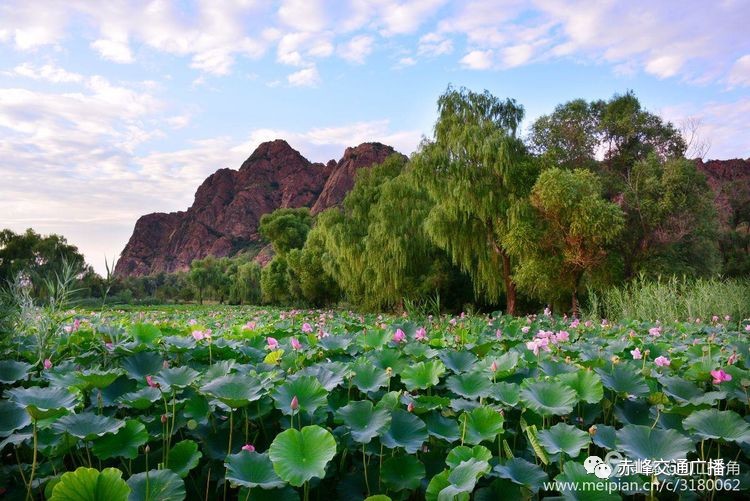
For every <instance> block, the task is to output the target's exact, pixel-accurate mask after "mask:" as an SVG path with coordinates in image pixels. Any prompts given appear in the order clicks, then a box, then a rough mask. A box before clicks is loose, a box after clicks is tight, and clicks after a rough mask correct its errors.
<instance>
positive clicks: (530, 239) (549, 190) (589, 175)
mask: <svg viewBox="0 0 750 501" xmlns="http://www.w3.org/2000/svg"><path fill="white" fill-rule="evenodd" d="M528 204H529V209H530V210H528V211H524V212H525V213H526V217H519V218H517V219H515V220H514V221H513V223H512V225H511V227H510V229H509V231H508V233H507V234H506V237H505V244H506V246H507V247H508V249H509V251H510V252H511V253H512V254H513V255H514V256H517V257H518V258H519V260H520V265H519V266H518V268H517V270H516V273H515V278H516V280H517V282H518V284H519V287H520V288H521V290H522V291H524V292H526V293H528V294H529V295H531V296H536V297H537V298H539V299H542V300H552V301H553V302H554V301H559V300H561V299H563V297H565V296H567V297H568V298H570V300H571V309H572V311H573V314H574V315H575V314H577V313H578V293H579V290H580V289H581V284H582V280H583V278H584V276H585V275H586V274H591V273H594V272H595V271H597V268H599V267H601V266H602V265H604V264H605V263H606V260H607V256H608V250H609V249H608V247H609V246H610V245H611V244H612V243H613V242H614V241H615V240H616V239H617V237H618V236H619V235H620V232H621V231H622V229H623V223H624V215H623V212H622V210H620V208H619V207H618V206H617V205H616V204H614V203H612V202H609V201H607V200H605V199H604V197H603V196H602V185H601V182H600V180H599V178H598V177H597V176H596V174H594V173H593V172H591V171H587V170H583V169H575V170H572V171H571V170H565V169H560V168H557V167H556V168H553V169H549V170H546V171H544V172H543V173H542V174H541V175H540V176H539V179H538V180H537V182H536V184H535V185H534V188H533V189H532V192H531V196H530V197H529V201H528Z"/></svg>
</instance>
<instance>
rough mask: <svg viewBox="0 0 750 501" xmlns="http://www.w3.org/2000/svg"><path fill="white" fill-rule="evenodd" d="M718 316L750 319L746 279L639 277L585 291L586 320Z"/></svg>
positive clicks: (690, 318)
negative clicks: (601, 289)
mask: <svg viewBox="0 0 750 501" xmlns="http://www.w3.org/2000/svg"><path fill="white" fill-rule="evenodd" d="M713 315H718V316H719V317H720V318H721V321H722V322H724V317H725V315H730V316H731V319H732V321H733V322H737V321H740V320H742V319H747V318H750V280H749V279H727V280H721V279H716V278H712V279H687V278H677V277H672V278H668V279H659V280H650V279H646V278H645V277H639V278H637V279H635V280H633V281H632V282H629V283H627V284H625V285H622V286H618V287H612V288H610V289H607V290H604V291H599V292H595V291H589V294H588V302H587V304H586V307H585V308H584V315H583V316H584V317H586V318H592V319H593V318H597V319H598V318H607V319H609V320H614V321H620V320H627V319H634V320H643V321H655V320H661V321H663V322H672V321H685V320H693V321H694V320H695V319H697V318H699V319H701V320H703V321H706V322H707V321H710V320H711V317H712V316H713Z"/></svg>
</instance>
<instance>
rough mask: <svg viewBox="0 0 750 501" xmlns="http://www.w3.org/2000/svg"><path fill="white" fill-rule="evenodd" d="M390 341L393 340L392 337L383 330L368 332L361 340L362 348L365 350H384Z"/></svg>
mask: <svg viewBox="0 0 750 501" xmlns="http://www.w3.org/2000/svg"><path fill="white" fill-rule="evenodd" d="M389 339H391V335H390V334H389V333H388V332H386V331H385V330H383V329H373V330H368V331H367V332H365V333H364V334H363V335H362V337H361V338H360V340H361V342H362V347H363V348H365V349H378V348H382V347H383V345H384V344H385V343H387V342H388V340H389Z"/></svg>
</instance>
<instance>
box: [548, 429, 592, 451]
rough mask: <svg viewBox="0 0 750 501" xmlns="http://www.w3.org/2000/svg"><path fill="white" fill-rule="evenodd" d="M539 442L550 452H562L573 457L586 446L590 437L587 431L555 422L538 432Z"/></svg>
mask: <svg viewBox="0 0 750 501" xmlns="http://www.w3.org/2000/svg"><path fill="white" fill-rule="evenodd" d="M539 442H541V444H542V447H544V449H545V450H546V451H547V452H549V453H550V454H557V453H558V452H563V453H565V454H567V455H568V456H570V457H572V458H575V457H578V454H580V452H581V449H583V448H584V447H588V445H589V444H590V443H591V439H590V438H589V434H588V433H586V432H585V431H582V430H579V429H578V428H576V427H575V426H571V425H569V424H565V423H557V424H556V425H555V426H552V427H551V428H549V429H548V430H542V431H540V432H539Z"/></svg>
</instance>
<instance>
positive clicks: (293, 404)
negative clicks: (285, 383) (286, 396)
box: [289, 395, 299, 411]
mask: <svg viewBox="0 0 750 501" xmlns="http://www.w3.org/2000/svg"><path fill="white" fill-rule="evenodd" d="M289 407H290V408H291V409H292V410H293V411H296V410H297V409H299V399H298V398H297V395H294V396H293V397H292V401H291V403H290V404H289Z"/></svg>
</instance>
